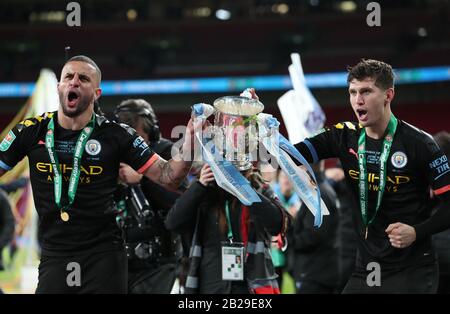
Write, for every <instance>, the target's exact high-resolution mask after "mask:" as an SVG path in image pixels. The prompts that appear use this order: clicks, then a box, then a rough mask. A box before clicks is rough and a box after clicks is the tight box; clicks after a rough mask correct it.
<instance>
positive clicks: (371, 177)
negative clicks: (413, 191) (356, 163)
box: [348, 169, 411, 193]
mask: <svg viewBox="0 0 450 314" xmlns="http://www.w3.org/2000/svg"><path fill="white" fill-rule="evenodd" d="M348 175H349V176H350V178H352V179H353V180H359V171H357V170H352V169H351V170H349V171H348ZM410 181H411V178H410V177H408V176H386V191H387V192H394V193H395V192H397V190H398V186H400V185H402V184H405V183H408V182H410ZM367 182H368V183H369V185H368V188H369V190H371V191H378V189H379V186H378V183H379V182H380V177H379V176H378V175H376V174H375V173H371V172H369V173H368V174H367ZM388 183H390V185H388Z"/></svg>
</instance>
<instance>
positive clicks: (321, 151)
mask: <svg viewBox="0 0 450 314" xmlns="http://www.w3.org/2000/svg"><path fill="white" fill-rule="evenodd" d="M348 132H356V126H355V124H353V123H351V122H344V123H338V124H335V125H334V126H332V127H330V128H328V127H326V128H323V129H321V130H320V131H319V132H318V133H317V134H316V135H314V136H312V137H309V138H307V139H305V140H304V141H303V142H300V143H298V144H295V147H296V148H297V149H298V150H299V151H300V153H301V154H302V155H303V156H304V157H305V158H306V160H307V161H308V162H310V163H316V162H318V161H319V160H322V159H327V158H334V157H339V151H340V150H341V147H343V146H344V145H345V143H344V141H345V138H346V134H347V133H348Z"/></svg>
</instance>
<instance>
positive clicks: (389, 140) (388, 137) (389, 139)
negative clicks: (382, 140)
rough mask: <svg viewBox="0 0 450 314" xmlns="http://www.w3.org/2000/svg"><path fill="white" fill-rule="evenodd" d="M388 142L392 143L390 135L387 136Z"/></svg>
mask: <svg viewBox="0 0 450 314" xmlns="http://www.w3.org/2000/svg"><path fill="white" fill-rule="evenodd" d="M386 141H388V142H392V136H391V135H390V134H388V135H386Z"/></svg>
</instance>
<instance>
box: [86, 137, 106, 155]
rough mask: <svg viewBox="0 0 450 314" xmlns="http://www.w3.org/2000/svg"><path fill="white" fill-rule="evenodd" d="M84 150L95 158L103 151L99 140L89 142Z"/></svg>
mask: <svg viewBox="0 0 450 314" xmlns="http://www.w3.org/2000/svg"><path fill="white" fill-rule="evenodd" d="M84 149H85V150H86V153H88V154H89V155H91V156H95V155H98V153H100V151H101V150H102V145H100V142H99V141H97V140H89V141H87V143H86V146H85V147H84Z"/></svg>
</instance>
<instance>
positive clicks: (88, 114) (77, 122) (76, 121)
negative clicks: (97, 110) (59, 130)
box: [58, 107, 94, 131]
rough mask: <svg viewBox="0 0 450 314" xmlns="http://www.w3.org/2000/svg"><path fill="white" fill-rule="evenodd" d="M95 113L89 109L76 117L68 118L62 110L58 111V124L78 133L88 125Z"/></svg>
mask: <svg viewBox="0 0 450 314" xmlns="http://www.w3.org/2000/svg"><path fill="white" fill-rule="evenodd" d="M93 113H94V111H93V108H91V107H89V108H87V109H86V110H85V111H84V112H83V113H82V114H80V115H78V116H76V117H68V116H66V115H65V114H64V112H63V111H62V110H58V124H59V125H60V126H61V127H63V128H64V129H66V130H72V131H78V130H81V129H82V128H84V127H85V126H86V124H88V122H89V121H90V120H91V118H92V114H93Z"/></svg>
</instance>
